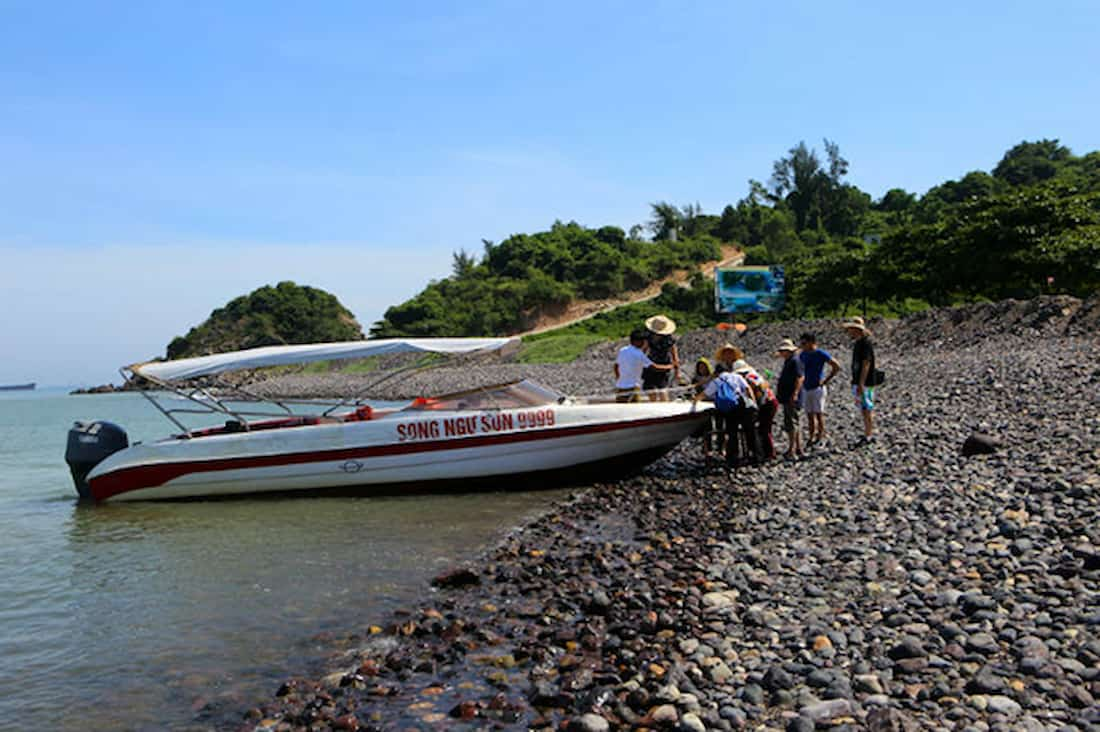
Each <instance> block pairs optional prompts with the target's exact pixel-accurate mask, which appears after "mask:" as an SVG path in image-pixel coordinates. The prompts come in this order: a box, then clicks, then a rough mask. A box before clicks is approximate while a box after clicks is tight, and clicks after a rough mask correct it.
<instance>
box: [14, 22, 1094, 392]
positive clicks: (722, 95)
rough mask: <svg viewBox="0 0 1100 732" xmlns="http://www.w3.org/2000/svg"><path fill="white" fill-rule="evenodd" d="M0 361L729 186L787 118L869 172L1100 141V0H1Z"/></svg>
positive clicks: (144, 342) (792, 136) (153, 339)
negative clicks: (289, 286) (1021, 145)
mask: <svg viewBox="0 0 1100 732" xmlns="http://www.w3.org/2000/svg"><path fill="white" fill-rule="evenodd" d="M0 19H2V20H0V384H4V383H14V382H23V381H32V380H33V381H38V382H39V383H43V384H70V385H72V384H78V385H83V384H94V383H102V382H106V381H111V380H114V381H116V382H117V381H118V380H119V377H118V375H117V373H116V369H117V367H118V366H120V365H123V364H127V363H132V362H135V361H140V360H144V359H147V358H150V357H153V356H157V355H161V354H163V352H164V347H165V345H166V344H167V343H168V342H169V341H170V340H171V339H172V337H174V336H176V335H181V334H183V333H185V332H186V331H187V330H188V329H189V328H190V327H191V326H193V325H196V324H198V323H200V322H201V321H202V320H203V319H205V318H206V317H207V316H208V315H209V314H210V311H212V310H213V309H214V308H216V307H219V306H221V305H223V304H224V303H225V302H227V301H228V300H230V299H231V298H233V297H235V296H237V295H240V294H244V293H246V292H249V291H251V290H253V289H255V288H257V287H260V286H262V285H264V284H273V283H275V282H278V281H281V280H293V281H295V282H298V283H299V284H308V285H313V286H316V287H321V288H324V289H326V290H329V291H331V292H333V293H334V294H335V295H337V297H339V298H340V299H341V301H342V302H344V304H345V305H347V306H348V307H349V308H350V309H351V310H352V312H354V313H355V314H356V316H357V317H358V319H359V321H360V322H361V323H362V324H363V325H364V327H365V328H366V327H369V325H370V323H371V322H373V321H375V320H377V319H378V318H379V317H381V315H382V313H383V312H384V311H385V309H386V307H388V306H389V305H392V304H395V303H397V302H400V301H402V300H404V299H407V298H408V297H411V296H412V295H414V294H415V293H416V292H417V291H419V290H420V289H421V288H422V287H423V285H424V284H426V283H427V281H428V280H430V279H433V278H440V277H443V276H446V275H447V274H448V272H449V270H450V265H451V253H452V252H454V251H456V250H458V249H463V248H464V249H466V250H468V251H472V252H480V251H481V249H482V244H481V240H482V239H489V240H493V241H500V240H501V239H504V238H506V237H507V236H509V235H511V234H514V233H519V232H528V231H537V230H542V229H545V228H547V227H548V226H549V225H550V224H552V223H553V222H554V221H555V220H557V219H560V220H566V221H568V220H575V221H578V222H580V223H582V224H584V225H588V226H602V225H605V224H614V225H618V226H622V227H624V228H628V227H630V226H631V225H633V224H636V223H642V222H644V221H645V220H646V219H647V218H648V215H649V204H650V203H652V202H655V201H665V200H667V201H670V202H673V203H677V204H680V205H683V204H687V203H696V202H697V203H699V204H701V205H702V207H703V209H704V210H706V211H708V212H712V213H717V212H720V210H721V209H722V207H723V206H725V205H726V204H728V203H734V202H736V201H737V200H738V199H740V198H742V197H744V196H745V194H746V193H747V191H748V184H747V181H748V180H749V179H750V178H755V179H759V180H767V178H768V176H769V174H770V172H771V166H772V162H773V161H774V160H776V159H777V158H779V157H781V156H782V155H783V154H785V152H786V151H787V150H788V149H789V148H791V147H793V146H794V145H796V144H797V143H798V142H799V141H800V140H805V141H806V142H807V143H808V144H810V145H813V146H816V147H818V149H819V150H820V149H821V140H822V139H823V138H828V139H830V140H833V141H835V142H837V143H838V144H839V146H840V149H841V152H842V153H843V155H844V156H845V157H846V158H847V159H848V160H849V161H850V163H851V169H850V174H849V180H850V181H851V182H852V183H854V184H856V185H858V186H860V187H861V188H863V189H864V190H866V191H868V192H869V193H871V194H872V195H874V196H876V197H877V196H881V195H882V194H883V193H884V192H885V191H886V190H888V189H889V188H892V187H902V188H905V189H907V190H910V191H915V192H917V193H923V192H924V191H925V190H927V189H928V188H930V187H931V186H933V185H936V184H937V183H940V182H942V181H944V180H947V179H951V178H958V177H960V176H962V175H963V174H965V173H966V172H967V171H969V170H975V169H982V170H990V169H991V168H992V167H993V166H994V165H996V163H997V161H998V160H999V159H1000V157H1001V156H1002V155H1003V153H1004V151H1005V150H1007V149H1008V148H1009V147H1011V146H1012V145H1014V144H1016V143H1018V142H1020V141H1021V140H1025V139H1028V140H1034V139H1041V138H1058V139H1060V140H1061V142H1062V143H1063V144H1065V145H1068V146H1069V147H1070V148H1071V149H1073V150H1074V151H1075V152H1077V153H1084V152H1088V151H1091V150H1096V149H1100V124H1098V122H1097V120H1100V74H1097V73H1096V69H1098V68H1100V44H1098V43H1097V42H1096V39H1097V38H1098V37H1100V3H1097V2H1095V1H1094V0H1079V1H1076V2H1075V1H1073V0H1066V1H1064V2H1051V3H1035V2H1026V3H1025V2H1011V1H1010V0H1000V1H998V2H986V1H979V0H975V1H972V2H965V3H961V2H958V1H957V0H953V1H952V2H925V3H905V4H901V3H880V4H875V5H874V6H872V5H871V4H869V3H862V2H845V1H843V0H835V1H834V2H828V3H823V2H820V1H817V0H815V1H813V2H771V3H745V2H736V1H734V0H725V1H719V2H703V1H701V0H700V1H697V2H695V1H692V0H679V1H677V2H647V1H645V0H633V1H630V2H610V1H609V2H592V1H591V0H589V1H588V2H572V1H564V2H554V3H536V2H519V1H515V2H507V1H500V2H477V3H454V2H451V3H442V2H440V3H434V2H402V3H363V2H354V1H352V2H338V1H330V2H325V3H290V2H277V1H275V0H265V1H264V2H259V1H252V0H235V1H234V2H231V3H225V2H220V1H218V2H204V1H202V0H199V1H193V2H187V3H180V2H158V1H155V0H152V1H148V2H140V3H135V2H132V1H130V0H127V1H126V2H65V3H58V2H49V1H48V0H37V1H35V2H10V1H9V0H0Z"/></svg>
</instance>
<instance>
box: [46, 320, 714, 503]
mask: <svg viewBox="0 0 1100 732" xmlns="http://www.w3.org/2000/svg"><path fill="white" fill-rule="evenodd" d="M517 345H518V340H517V339H514V338H451V339H438V338H414V339H380V340H366V341H351V342H345V343H322V344H312V345H297V346H268V347H262V348H254V349H249V350H244V351H236V352H232V353H222V354H216V355H211V356H200V357H195V358H185V359H177V360H174V361H152V362H147V363H141V364H135V365H132V366H127V367H123V369H121V371H122V373H123V376H124V377H125V378H126V379H127V380H128V381H132V382H133V383H138V384H142V385H143V389H142V392H141V393H142V394H143V395H144V396H145V397H146V398H147V399H149V401H150V402H151V403H152V404H153V405H154V406H155V407H156V408H157V409H159V410H160V411H161V412H162V413H163V414H164V415H165V416H166V417H167V418H168V419H169V420H171V421H172V422H173V423H174V424H175V425H176V426H177V427H179V428H180V430H181V431H180V432H178V433H176V434H173V435H171V436H169V437H167V438H164V439H161V440H157V441H155V442H146V443H134V444H132V445H131V444H129V440H128V436H127V434H126V432H125V430H124V429H123V428H122V427H120V426H118V425H116V424H114V423H111V422H104V421H95V422H77V423H76V424H75V425H74V426H73V428H72V429H71V430H70V431H69V438H68V445H67V448H66V454H65V457H66V462H67V463H68V464H69V468H70V471H71V473H72V476H73V481H74V483H75V485H76V489H77V493H78V494H79V495H80V497H81V498H83V499H89V500H92V501H96V502H104V501H111V502H114V501H135V500H165V499H192V498H215V497H226V496H241V495H246V494H266V493H282V494H286V493H301V494H306V493H310V494H312V493H317V492H340V493H349V492H351V493H365V494H370V493H388V494H393V493H403V492H412V491H416V490H425V489H426V490H433V491H435V490H463V491H470V490H478V489H481V488H485V487H494V488H515V489H522V490H526V489H531V488H535V487H543V486H550V485H561V484H578V483H581V482H586V481H591V480H596V479H611V478H615V477H620V476H622V475H625V474H628V473H630V472H635V471H637V470H639V469H641V468H642V467H644V466H645V465H647V464H649V463H650V462H652V461H654V460H656V459H657V458H659V457H660V456H661V455H663V454H664V453H666V452H668V451H669V450H671V449H672V448H673V447H675V446H676V445H677V444H678V443H679V442H681V441H682V440H683V439H684V438H685V437H687V436H689V435H691V434H692V433H694V432H696V431H697V430H698V428H699V427H700V425H701V424H702V422H703V420H705V419H706V418H707V412H706V410H704V409H700V408H697V406H696V405H695V404H694V403H693V402H691V401H689V400H678V401H640V402H631V403H620V402H618V401H616V399H615V398H614V397H613V396H610V397H599V396H597V397H571V396H566V395H563V394H561V393H559V392H557V391H555V390H552V389H548V388H546V387H543V386H540V385H538V384H535V383H533V382H531V381H528V380H522V381H517V382H512V383H507V384H500V385H496V386H490V387H481V388H477V389H471V390H468V391H464V392H460V393H452V394H444V395H439V396H434V397H420V398H417V399H415V400H413V401H412V402H410V403H408V404H405V405H402V406H395V407H389V408H377V407H372V406H371V405H370V404H369V403H367V402H366V400H365V399H362V398H356V397H349V398H348V399H345V400H339V401H335V402H331V403H330V402H323V401H320V402H319V401H309V400H307V401H298V402H292V401H289V400H279V399H268V400H262V401H261V400H257V398H256V397H255V395H252V394H250V393H249V392H248V391H247V390H246V389H245V388H244V387H242V386H240V384H239V383H227V382H224V381H219V380H220V379H223V378H224V376H225V375H226V374H229V373H233V372H241V371H245V372H248V373H254V372H253V371H252V370H254V369H261V368H266V367H273V366H290V365H296V364H306V363H311V362H318V361H332V360H343V359H358V358H367V357H373V356H380V355H386V354H394V353H414V354H445V355H457V354H466V355H470V354H473V356H475V357H476V356H478V355H479V354H491V353H493V352H497V351H502V350H507V349H511V348H515V347H516V346H517ZM410 368H412V367H406V369H400V370H398V371H397V372H394V373H390V374H388V375H387V376H386V377H385V378H392V377H393V376H394V375H395V374H396V373H399V372H400V371H405V370H409V369H410ZM417 368H423V366H422V365H420V366H417ZM376 383H378V382H376ZM230 390H235V391H232V392H231V391H230ZM166 392H169V393H168V394H166ZM230 393H233V394H234V396H235V400H234V399H230V398H229V397H228V396H227V394H230ZM173 394H174V397H175V398H174V399H172V400H166V399H164V397H165V396H172V395H173ZM180 399H183V400H184V401H183V402H182V404H184V405H185V406H180V404H181V401H180ZM184 413H187V414H192V415H193V414H202V413H209V414H212V415H217V417H218V419H219V420H222V419H224V422H222V423H221V424H217V425H215V426H213V427H209V426H208V427H203V428H189V427H187V426H186V425H185V424H184V422H183V421H182V419H183V418H184Z"/></svg>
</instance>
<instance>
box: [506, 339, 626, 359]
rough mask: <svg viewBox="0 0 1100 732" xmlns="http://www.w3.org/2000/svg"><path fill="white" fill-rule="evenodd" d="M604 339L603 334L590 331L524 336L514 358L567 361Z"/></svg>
mask: <svg viewBox="0 0 1100 732" xmlns="http://www.w3.org/2000/svg"><path fill="white" fill-rule="evenodd" d="M605 340H607V338H606V337H605V336H603V335H597V334H592V333H572V334H567V335H553V336H546V337H537V338H530V339H526V338H525V339H524V343H523V347H522V349H521V350H520V352H519V355H518V356H517V357H516V360H517V361H519V362H520V363H569V362H570V361H572V360H573V359H575V358H577V356H580V355H581V354H582V353H584V351H585V349H587V348H588V347H589V346H591V345H592V344H594V343H599V342H600V341H605Z"/></svg>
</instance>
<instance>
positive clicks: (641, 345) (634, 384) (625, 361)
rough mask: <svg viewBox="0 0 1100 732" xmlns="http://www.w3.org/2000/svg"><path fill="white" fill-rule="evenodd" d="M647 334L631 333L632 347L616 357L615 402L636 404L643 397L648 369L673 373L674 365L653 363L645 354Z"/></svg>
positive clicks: (642, 332)
mask: <svg viewBox="0 0 1100 732" xmlns="http://www.w3.org/2000/svg"><path fill="white" fill-rule="evenodd" d="M645 345H646V332H645V331H644V330H634V331H631V333H630V345H629V346H623V347H622V348H620V349H619V354H618V355H617V356H616V357H615V393H616V396H615V400H616V401H620V402H636V401H639V400H640V399H641V396H642V372H643V371H645V369H646V368H650V367H651V368H655V369H658V370H661V371H671V370H672V368H673V366H672V364H661V363H653V361H652V360H651V359H650V358H649V356H647V355H646V353H645V350H644V349H645Z"/></svg>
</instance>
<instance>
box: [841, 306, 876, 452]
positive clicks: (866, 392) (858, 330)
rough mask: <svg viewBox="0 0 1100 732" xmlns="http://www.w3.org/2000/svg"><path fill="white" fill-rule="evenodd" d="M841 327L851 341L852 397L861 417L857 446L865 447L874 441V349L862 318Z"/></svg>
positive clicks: (869, 332) (852, 320)
mask: <svg viewBox="0 0 1100 732" xmlns="http://www.w3.org/2000/svg"><path fill="white" fill-rule="evenodd" d="M843 327H844V330H846V331H847V332H848V337H849V338H851V339H852V396H853V397H855V400H856V407H857V408H858V409H859V410H860V413H861V414H862V415H863V437H861V438H860V440H859V442H858V443H857V445H866V444H868V443H870V442H871V441H873V439H874V435H873V433H874V427H875V424H874V418H873V416H872V414H873V412H874V409H875V387H874V382H873V380H872V376H873V374H874V373H875V347H874V345H873V344H872V343H871V331H869V330H867V326H866V325H865V324H864V323H863V318H858V317H857V318H852V319H850V320H848V321H847V322H846V323H844V326H843Z"/></svg>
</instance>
